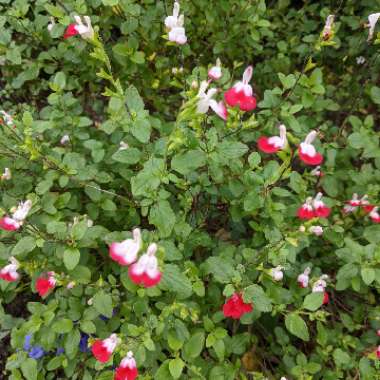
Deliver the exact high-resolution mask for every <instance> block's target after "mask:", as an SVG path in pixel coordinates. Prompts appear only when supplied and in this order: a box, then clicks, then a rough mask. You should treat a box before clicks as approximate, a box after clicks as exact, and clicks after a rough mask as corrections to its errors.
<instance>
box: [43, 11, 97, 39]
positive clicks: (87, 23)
mask: <svg viewBox="0 0 380 380" xmlns="http://www.w3.org/2000/svg"><path fill="white" fill-rule="evenodd" d="M83 19H84V23H83V21H82V18H81V17H80V16H74V20H75V23H72V24H70V25H69V26H68V27H67V29H66V31H65V34H64V35H63V38H65V39H67V38H70V37H73V36H77V35H80V36H81V37H82V38H83V39H85V40H87V39H93V38H94V36H95V33H94V29H93V28H92V25H91V19H90V17H89V16H83ZM49 25H51V24H49ZM53 26H54V25H53ZM53 26H51V29H52V28H53ZM48 29H49V26H48Z"/></svg>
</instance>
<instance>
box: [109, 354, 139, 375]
mask: <svg viewBox="0 0 380 380" xmlns="http://www.w3.org/2000/svg"><path fill="white" fill-rule="evenodd" d="M137 376H138V370H137V366H136V360H135V358H134V357H133V352H132V351H129V352H128V353H127V356H126V357H125V358H124V359H123V360H122V361H121V363H120V365H119V367H117V368H116V372H115V377H114V380H135V379H136V377H137Z"/></svg>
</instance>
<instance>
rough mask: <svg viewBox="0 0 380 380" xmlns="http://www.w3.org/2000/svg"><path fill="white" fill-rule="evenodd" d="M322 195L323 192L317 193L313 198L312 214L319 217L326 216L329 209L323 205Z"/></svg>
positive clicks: (328, 213)
mask: <svg viewBox="0 0 380 380" xmlns="http://www.w3.org/2000/svg"><path fill="white" fill-rule="evenodd" d="M322 197H323V194H322V193H318V194H317V195H316V196H315V198H314V199H313V208H314V215H315V216H316V217H319V218H327V217H328V216H329V215H330V212H331V209H330V207H327V206H326V205H325V203H324V202H323V201H322ZM322 232H323V231H322Z"/></svg>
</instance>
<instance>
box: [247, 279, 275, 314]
mask: <svg viewBox="0 0 380 380" xmlns="http://www.w3.org/2000/svg"><path fill="white" fill-rule="evenodd" d="M243 299H244V302H247V303H253V308H254V309H256V310H258V311H261V312H265V313H266V312H269V311H271V310H272V302H271V300H270V299H269V297H268V296H267V295H266V294H265V292H264V290H263V288H262V287H261V286H259V285H256V284H253V285H250V286H248V287H247V288H245V289H244V291H243Z"/></svg>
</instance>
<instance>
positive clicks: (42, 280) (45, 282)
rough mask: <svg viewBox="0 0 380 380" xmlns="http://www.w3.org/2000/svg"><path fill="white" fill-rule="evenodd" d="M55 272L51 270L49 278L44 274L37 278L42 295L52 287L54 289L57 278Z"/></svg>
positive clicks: (39, 291)
mask: <svg viewBox="0 0 380 380" xmlns="http://www.w3.org/2000/svg"><path fill="white" fill-rule="evenodd" d="M53 273H54V272H49V274H48V278H46V277H42V276H41V277H38V278H37V281H36V290H37V292H38V294H39V295H40V296H41V297H44V296H45V295H46V294H47V293H49V291H50V290H51V289H54V287H55V284H56V280H55V278H54V274H53Z"/></svg>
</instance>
